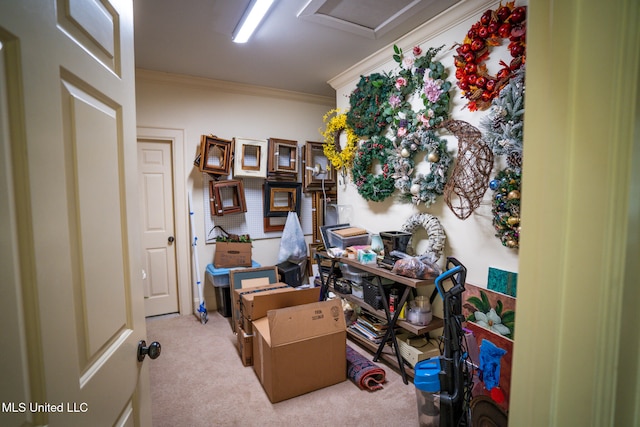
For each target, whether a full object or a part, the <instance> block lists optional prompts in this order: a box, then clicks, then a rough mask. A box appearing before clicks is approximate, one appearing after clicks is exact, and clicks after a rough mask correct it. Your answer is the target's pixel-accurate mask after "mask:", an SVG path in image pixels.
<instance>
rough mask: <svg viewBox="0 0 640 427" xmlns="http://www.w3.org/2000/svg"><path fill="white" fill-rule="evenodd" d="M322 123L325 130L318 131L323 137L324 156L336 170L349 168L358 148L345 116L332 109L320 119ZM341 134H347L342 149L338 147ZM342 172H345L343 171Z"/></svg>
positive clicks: (355, 136) (354, 135) (356, 138)
mask: <svg viewBox="0 0 640 427" xmlns="http://www.w3.org/2000/svg"><path fill="white" fill-rule="evenodd" d="M331 116H333V117H331ZM322 121H323V122H324V123H326V128H325V130H324V131H320V134H322V136H323V137H324V144H323V151H324V155H325V156H327V159H328V160H329V161H330V162H331V164H332V165H333V167H334V168H336V170H342V169H348V168H351V165H352V164H353V158H354V156H355V154H356V150H357V148H358V136H357V135H356V134H355V133H354V132H353V129H351V128H350V127H349V126H348V125H347V115H346V114H344V113H342V114H341V113H340V110H339V109H333V110H331V111H328V112H327V113H326V114H325V115H324V116H323V117H322ZM342 132H346V134H347V144H346V146H345V147H344V148H341V147H340V135H341V134H342ZM342 172H343V173H344V172H346V171H345V170H343V171H342Z"/></svg>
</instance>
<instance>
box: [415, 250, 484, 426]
mask: <svg viewBox="0 0 640 427" xmlns="http://www.w3.org/2000/svg"><path fill="white" fill-rule="evenodd" d="M446 268H447V270H446V271H445V272H444V273H442V274H441V275H439V276H438V277H437V278H436V279H435V284H436V289H437V291H438V293H439V294H440V297H441V298H442V300H443V302H444V318H443V320H444V330H443V345H444V348H443V352H442V355H441V356H439V357H433V358H431V359H427V360H424V361H422V362H419V363H418V364H416V367H415V374H416V375H415V379H414V384H415V386H416V392H417V394H418V411H419V418H420V425H421V426H430V427H431V426H433V427H436V426H440V427H458V426H464V427H468V426H470V425H471V411H470V406H469V404H470V400H471V389H472V386H473V380H472V374H471V372H470V371H469V366H468V364H467V357H468V355H467V352H466V351H465V350H464V331H463V329H462V322H464V316H463V315H462V293H463V292H464V290H465V288H464V284H465V280H466V277H467V269H466V268H465V267H464V265H462V264H461V263H460V262H459V261H458V260H457V259H455V258H453V257H448V258H447V263H446ZM447 281H451V283H452V285H451V286H447V290H445V282H447Z"/></svg>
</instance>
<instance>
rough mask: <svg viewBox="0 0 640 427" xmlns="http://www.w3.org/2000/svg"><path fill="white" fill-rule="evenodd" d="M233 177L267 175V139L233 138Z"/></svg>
mask: <svg viewBox="0 0 640 427" xmlns="http://www.w3.org/2000/svg"><path fill="white" fill-rule="evenodd" d="M233 141H234V147H235V148H234V159H233V176H234V177H254V178H266V177H267V155H268V141H267V140H266V139H247V138H234V139H233Z"/></svg>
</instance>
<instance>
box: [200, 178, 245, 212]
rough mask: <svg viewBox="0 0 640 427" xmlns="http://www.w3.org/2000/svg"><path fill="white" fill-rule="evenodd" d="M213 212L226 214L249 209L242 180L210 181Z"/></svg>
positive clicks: (210, 198)
mask: <svg viewBox="0 0 640 427" xmlns="http://www.w3.org/2000/svg"><path fill="white" fill-rule="evenodd" d="M209 200H210V205H211V213H212V214H214V215H216V216H224V215H229V214H235V213H243V212H246V211H247V203H246V200H245V196H244V186H243V184H242V181H240V180H234V179H230V180H226V181H209Z"/></svg>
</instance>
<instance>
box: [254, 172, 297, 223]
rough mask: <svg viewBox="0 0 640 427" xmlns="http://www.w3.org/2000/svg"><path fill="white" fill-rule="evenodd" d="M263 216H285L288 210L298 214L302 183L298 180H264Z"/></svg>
mask: <svg viewBox="0 0 640 427" xmlns="http://www.w3.org/2000/svg"><path fill="white" fill-rule="evenodd" d="M263 188H264V217H265V218H270V217H286V216H287V215H288V214H289V212H295V213H296V214H298V215H300V205H301V201H302V184H301V183H299V182H279V181H265V184H264V187H263Z"/></svg>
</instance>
